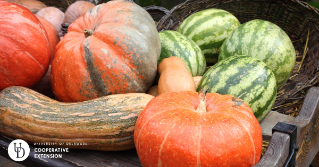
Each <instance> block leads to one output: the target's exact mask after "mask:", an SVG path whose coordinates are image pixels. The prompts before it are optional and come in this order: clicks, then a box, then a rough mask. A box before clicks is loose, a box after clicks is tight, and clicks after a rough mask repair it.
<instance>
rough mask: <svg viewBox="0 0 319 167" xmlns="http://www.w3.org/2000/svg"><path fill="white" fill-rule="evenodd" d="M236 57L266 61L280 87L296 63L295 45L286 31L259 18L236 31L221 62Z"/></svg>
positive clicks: (231, 36) (225, 45)
mask: <svg viewBox="0 0 319 167" xmlns="http://www.w3.org/2000/svg"><path fill="white" fill-rule="evenodd" d="M236 55H246V56H250V57H256V58H258V59H259V60H261V61H263V62H265V63H266V64H267V66H268V67H269V68H270V69H271V70H272V71H273V73H274V74H275V77H276V80H277V88H280V87H282V86H283V85H284V84H285V82H286V81H287V80H288V79H289V77H290V75H291V72H292V70H293V68H294V65H295V62H296V54H295V49H294V46H293V45H292V42H291V40H290V38H289V37H288V35H287V34H286V33H285V31H283V30H282V29H281V28H280V27H278V26H277V25H276V24H273V23H271V22H269V21H265V20H259V19H256V20H252V21H249V22H246V23H244V24H242V25H240V26H239V27H238V28H237V29H236V30H234V31H233V33H232V34H231V35H229V37H227V39H226V40H225V42H224V43H223V45H222V47H221V48H220V53H219V58H218V60H223V59H225V58H228V57H231V56H236Z"/></svg>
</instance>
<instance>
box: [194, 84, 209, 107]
mask: <svg viewBox="0 0 319 167" xmlns="http://www.w3.org/2000/svg"><path fill="white" fill-rule="evenodd" d="M208 90H209V88H203V90H202V91H201V92H202V93H200V94H199V98H201V100H200V101H199V105H198V107H197V109H196V112H198V113H205V112H207V110H206V94H207V92H208Z"/></svg>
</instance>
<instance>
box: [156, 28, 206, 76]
mask: <svg viewBox="0 0 319 167" xmlns="http://www.w3.org/2000/svg"><path fill="white" fill-rule="evenodd" d="M159 36H160V39H161V46H162V49H161V55H160V57H159V60H158V64H159V63H160V62H161V61H162V60H163V59H165V58H168V57H171V56H176V57H179V58H181V59H182V60H183V61H184V62H185V65H186V67H187V70H188V71H189V72H190V73H191V74H192V76H193V77H195V76H202V75H203V74H204V72H205V69H206V60H205V57H204V55H203V54H202V51H201V50H200V48H199V47H198V46H197V45H196V43H195V42H194V41H192V40H190V39H189V38H187V37H186V36H185V35H183V34H181V33H179V32H176V31H171V30H166V31H161V32H159Z"/></svg>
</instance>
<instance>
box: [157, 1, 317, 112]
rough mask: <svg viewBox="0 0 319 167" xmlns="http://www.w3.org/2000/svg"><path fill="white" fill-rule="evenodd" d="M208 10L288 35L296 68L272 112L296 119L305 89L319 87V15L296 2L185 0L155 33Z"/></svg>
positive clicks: (176, 25)
mask: <svg viewBox="0 0 319 167" xmlns="http://www.w3.org/2000/svg"><path fill="white" fill-rule="evenodd" d="M209 8H219V9H224V10H226V11H228V12H230V13H232V14H233V15H235V16H236V17H237V18H238V20H239V21H240V23H245V22H247V21H250V20H253V19H263V20H267V21H270V22H272V23H275V24H277V25H278V26H279V27H281V28H282V29H283V30H284V31H285V32H286V33H287V34H288V35H289V37H290V38H291V40H292V41H293V44H294V47H295V49H296V54H297V55H296V56H297V58H296V64H295V68H294V70H293V73H292V74H291V77H290V78H289V80H288V81H287V83H286V84H285V85H284V86H283V87H282V88H280V89H279V90H278V93H277V98H276V102H275V105H274V106H273V110H275V111H278V112H281V113H285V114H290V115H296V114H297V113H298V111H299V110H300V107H301V105H302V102H303V99H304V96H305V94H306V92H307V90H308V88H310V87H311V86H316V85H318V83H319V52H318V51H319V11H318V10H317V9H316V8H314V7H312V6H310V5H308V4H307V3H305V2H302V1H298V0H187V1H186V2H184V3H181V4H179V5H177V6H175V7H174V8H173V9H172V10H171V11H170V12H169V13H168V14H167V15H165V16H164V17H163V18H162V19H161V20H160V21H159V22H158V25H157V30H158V31H163V30H176V29H177V28H178V26H179V25H180V24H181V23H182V22H183V20H184V19H186V18H187V17H188V16H190V15H191V14H193V13H196V12H198V11H201V10H205V9H209ZM308 32H309V35H308ZM304 53H305V54H304Z"/></svg>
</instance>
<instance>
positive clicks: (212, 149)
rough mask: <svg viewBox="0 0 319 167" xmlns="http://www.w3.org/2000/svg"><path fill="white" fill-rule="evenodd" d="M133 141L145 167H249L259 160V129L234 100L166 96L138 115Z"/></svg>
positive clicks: (187, 94) (189, 94)
mask: <svg viewBox="0 0 319 167" xmlns="http://www.w3.org/2000/svg"><path fill="white" fill-rule="evenodd" d="M134 142H135V147H136V150H137V154H138V157H139V159H140V161H141V164H142V166H143V167H150V166H174V167H175V166H217V167H229V166H231V167H237V166H238V167H250V166H253V165H254V164H256V163H257V162H258V161H259V159H260V155H261V149H262V131H261V127H260V124H259V122H258V120H257V119H256V117H255V115H254V113H253V112H252V110H251V108H250V107H249V106H248V105H247V104H246V103H245V102H244V101H242V100H240V99H237V98H235V97H233V96H230V95H220V94H217V93H207V94H206V96H203V95H202V94H198V93H197V92H190V91H187V92H179V93H177V92H170V93H165V94H161V95H159V96H157V97H155V98H153V99H152V100H151V101H150V102H149V103H148V104H147V106H146V107H145V109H144V110H143V111H142V112H141V114H140V115H139V117H138V119H137V121H136V124H135V132H134Z"/></svg>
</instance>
